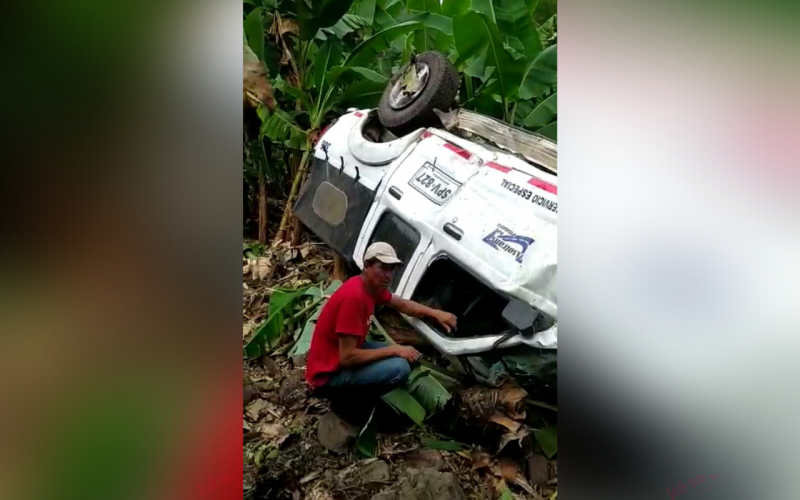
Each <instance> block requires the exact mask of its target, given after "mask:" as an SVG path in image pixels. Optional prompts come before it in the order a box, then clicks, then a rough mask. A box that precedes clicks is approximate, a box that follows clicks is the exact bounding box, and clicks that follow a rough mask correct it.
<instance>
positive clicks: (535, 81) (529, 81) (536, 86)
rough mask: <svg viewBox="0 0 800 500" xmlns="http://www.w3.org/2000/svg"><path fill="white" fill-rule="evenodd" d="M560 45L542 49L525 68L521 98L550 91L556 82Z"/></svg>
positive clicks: (532, 96)
mask: <svg viewBox="0 0 800 500" xmlns="http://www.w3.org/2000/svg"><path fill="white" fill-rule="evenodd" d="M557 63H558V45H551V46H550V47H547V48H546V49H544V50H543V51H542V53H541V54H539V55H538V56H537V57H536V59H534V60H533V61H532V62H531V63H530V65H529V66H528V68H527V69H526V70H525V75H524V78H523V81H522V85H521V86H520V89H519V97H520V99H531V98H534V97H537V96H540V95H542V94H543V93H545V92H547V91H549V90H550V89H551V88H553V86H554V85H555V84H556V78H557V73H556V72H557Z"/></svg>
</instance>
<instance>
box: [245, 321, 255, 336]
mask: <svg viewBox="0 0 800 500" xmlns="http://www.w3.org/2000/svg"><path fill="white" fill-rule="evenodd" d="M255 326H256V325H255V323H242V338H243V339H244V338H247V336H248V335H250V332H252V331H253V328H255Z"/></svg>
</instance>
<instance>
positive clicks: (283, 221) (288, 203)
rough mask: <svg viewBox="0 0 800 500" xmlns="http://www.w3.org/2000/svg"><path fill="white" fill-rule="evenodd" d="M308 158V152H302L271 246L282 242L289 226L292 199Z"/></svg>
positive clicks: (297, 189) (297, 188)
mask: <svg viewBox="0 0 800 500" xmlns="http://www.w3.org/2000/svg"><path fill="white" fill-rule="evenodd" d="M309 157H310V151H304V152H303V158H302V159H301V160H300V168H299V169H298V170H297V174H295V176H294V181H292V190H291V191H290V192H289V197H288V198H287V199H286V207H285V208H284V209H283V216H282V217H281V224H280V226H278V234H276V235H275V240H274V241H273V242H272V244H273V245H276V244H278V243H280V242H281V241H283V238H284V236H285V235H286V226H288V225H289V216H290V215H291V213H292V204H293V203H294V197H295V196H296V195H297V192H298V191H299V190H300V181H301V180H302V179H303V176H304V174H305V172H306V169H307V168H308V159H309Z"/></svg>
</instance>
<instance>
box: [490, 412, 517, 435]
mask: <svg viewBox="0 0 800 500" xmlns="http://www.w3.org/2000/svg"><path fill="white" fill-rule="evenodd" d="M489 421H490V422H494V423H496V424H500V425H502V426H503V427H505V428H506V429H508V430H510V431H511V432H517V431H518V430H519V427H520V425H522V424H520V423H519V422H515V421H513V420H511V419H510V418H508V417H507V416H505V415H503V414H502V413H495V414H494V415H492V416H491V417H489Z"/></svg>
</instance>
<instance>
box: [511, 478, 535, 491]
mask: <svg viewBox="0 0 800 500" xmlns="http://www.w3.org/2000/svg"><path fill="white" fill-rule="evenodd" d="M511 482H512V483H514V484H516V485H517V486H519V487H520V488H522V489H523V490H525V492H526V493H527V494H529V495H536V491H534V489H533V486H531V485H530V483H529V482H528V481H526V480H525V478H524V477H522V476H520V475H519V474H517V476H516V477H514V479H512V480H511Z"/></svg>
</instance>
